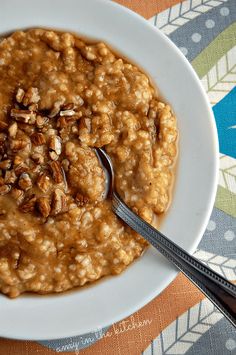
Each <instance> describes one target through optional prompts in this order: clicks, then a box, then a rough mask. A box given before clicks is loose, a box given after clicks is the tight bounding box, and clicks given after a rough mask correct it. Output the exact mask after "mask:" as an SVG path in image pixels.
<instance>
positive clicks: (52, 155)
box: [49, 150, 59, 161]
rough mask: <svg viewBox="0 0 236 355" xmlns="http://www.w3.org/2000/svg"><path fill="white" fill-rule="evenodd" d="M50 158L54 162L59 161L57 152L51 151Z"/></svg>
mask: <svg viewBox="0 0 236 355" xmlns="http://www.w3.org/2000/svg"><path fill="white" fill-rule="evenodd" d="M49 156H50V158H51V159H52V160H55V161H56V160H58V158H59V156H58V155H57V153H56V152H54V150H51V151H50V152H49Z"/></svg>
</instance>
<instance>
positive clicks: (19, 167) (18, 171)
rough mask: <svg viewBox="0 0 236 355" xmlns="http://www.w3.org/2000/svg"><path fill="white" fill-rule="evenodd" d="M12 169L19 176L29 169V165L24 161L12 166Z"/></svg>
mask: <svg viewBox="0 0 236 355" xmlns="http://www.w3.org/2000/svg"><path fill="white" fill-rule="evenodd" d="M14 170H15V174H16V176H20V175H21V174H22V173H26V172H27V171H29V167H28V166H27V165H26V164H24V163H20V164H18V165H17V166H16V167H15V168H14Z"/></svg>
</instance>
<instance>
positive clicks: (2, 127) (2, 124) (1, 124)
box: [0, 120, 8, 131]
mask: <svg viewBox="0 0 236 355" xmlns="http://www.w3.org/2000/svg"><path fill="white" fill-rule="evenodd" d="M7 128H8V124H7V123H6V122H4V121H1V120H0V130H1V131H5V130H6V129H7Z"/></svg>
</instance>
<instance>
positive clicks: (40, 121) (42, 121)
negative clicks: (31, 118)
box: [36, 115, 49, 128]
mask: <svg viewBox="0 0 236 355" xmlns="http://www.w3.org/2000/svg"><path fill="white" fill-rule="evenodd" d="M48 122H49V118H48V117H45V116H40V115H38V116H37V117H36V125H37V127H38V128H43V127H44V126H46V125H47V124H48Z"/></svg>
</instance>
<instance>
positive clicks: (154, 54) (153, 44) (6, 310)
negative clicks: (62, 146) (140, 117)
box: [0, 0, 218, 339]
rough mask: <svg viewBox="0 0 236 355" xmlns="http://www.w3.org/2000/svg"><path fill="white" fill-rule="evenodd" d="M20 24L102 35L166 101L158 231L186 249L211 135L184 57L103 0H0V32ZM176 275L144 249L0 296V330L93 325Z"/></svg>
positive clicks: (212, 187) (209, 188) (212, 167)
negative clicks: (106, 270) (168, 145)
mask: <svg viewBox="0 0 236 355" xmlns="http://www.w3.org/2000/svg"><path fill="white" fill-rule="evenodd" d="M27 27H51V28H57V29H66V30H69V31H72V32H76V33H78V34H81V35H84V36H88V37H90V38H94V39H98V40H103V41H105V42H107V43H108V44H110V45H111V46H112V47H113V48H115V49H117V50H118V51H119V52H120V53H122V54H124V55H125V56H126V57H127V58H129V59H130V60H131V61H134V62H136V63H137V64H138V65H139V66H140V67H141V68H143V69H144V70H145V71H146V72H147V73H148V74H149V75H150V77H151V78H152V80H153V82H154V83H155V84H156V85H157V86H158V88H159V89H160V91H161V93H162V94H163V96H164V97H165V99H166V100H167V101H168V102H169V103H170V104H171V105H172V107H173V108H174V111H175V113H176V115H177V119H178V127H179V132H180V143H179V145H180V148H179V162H178V172H177V177H176V187H175V192H174V196H173V201H172V206H171V208H170V210H169V212H168V215H167V217H166V219H165V220H164V222H163V224H162V226H161V230H162V232H163V233H165V234H166V235H167V236H169V237H170V238H172V239H173V240H174V241H175V242H176V243H177V244H179V245H181V246H182V247H183V248H185V249H186V250H187V251H189V252H193V251H194V250H195V248H196V246H197V244H198V243H199V241H200V239H201V237H202V234H203V232H204V230H205V227H206V225H207V222H208V219H209V216H210V213H211V210H212V207H213V203H214V197H215V193H216V185H217V170H218V161H217V153H218V140H217V133H216V127H215V121H214V117H213V114H212V111H211V108H210V105H209V103H208V101H207V97H206V94H205V92H204V91H203V88H202V86H201V84H200V81H199V79H198V77H197V75H196V74H195V72H194V71H193V69H192V67H191V66H190V64H189V63H188V62H187V60H186V59H185V57H184V56H183V55H182V53H181V52H180V51H179V50H178V49H177V47H175V45H174V44H173V43H172V42H171V41H170V40H169V39H168V38H167V37H165V36H164V35H163V34H162V33H161V32H159V31H158V30H157V29H156V28H154V27H152V26H151V25H150V24H148V23H147V22H146V21H145V20H144V19H143V18H141V17H140V16H138V15H137V14H135V13H133V12H131V11H129V10H128V9H126V8H124V7H121V6H119V5H117V4H115V3H114V2H111V1H104V0H103V1H102V0H79V1H78V0H66V1H65V0H57V1H48V0H40V1H37V2H36V1H32V0H21V1H18V0H11V1H9V0H3V1H1V12H0V33H4V32H8V31H12V30H16V29H19V28H27ZM42 262H43V261H42ZM176 275H177V270H176V269H175V268H174V267H173V266H172V265H170V264H169V263H168V262H167V261H166V260H164V258H163V257H161V256H160V255H159V253H158V252H157V251H155V250H154V249H153V248H149V250H148V251H147V252H146V253H145V254H144V256H143V257H141V258H140V259H139V260H138V261H137V262H135V263H133V265H131V266H130V267H129V268H128V269H127V270H126V271H125V272H124V273H122V274H121V275H120V276H116V277H112V278H107V279H104V280H103V281H100V282H99V283H98V284H96V285H94V286H90V287H85V288H84V289H81V290H78V291H73V292H70V293H68V294H64V295H58V296H57V295H56V296H36V297H35V296H22V297H19V298H17V299H15V300H9V299H8V298H6V297H5V296H0V319H1V322H0V336H3V337H9V338H18V339H53V338H63V337H68V336H75V335H79V334H83V333H86V332H89V331H92V330H97V329H99V328H101V327H104V326H107V325H110V324H112V323H114V322H116V321H119V320H121V319H122V318H124V317H126V316H128V315H130V314H131V313H133V312H135V311H136V310H138V309H139V308H140V307H142V306H144V305H145V304H146V303H147V302H149V301H150V300H151V299H153V298H154V297H155V296H157V295H158V294H159V293H160V292H161V291H162V290H164V288H165V287H166V286H167V285H168V284H169V283H170V282H171V281H172V280H173V279H174V277H175V276H176ZM163 311H164V310H163Z"/></svg>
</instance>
